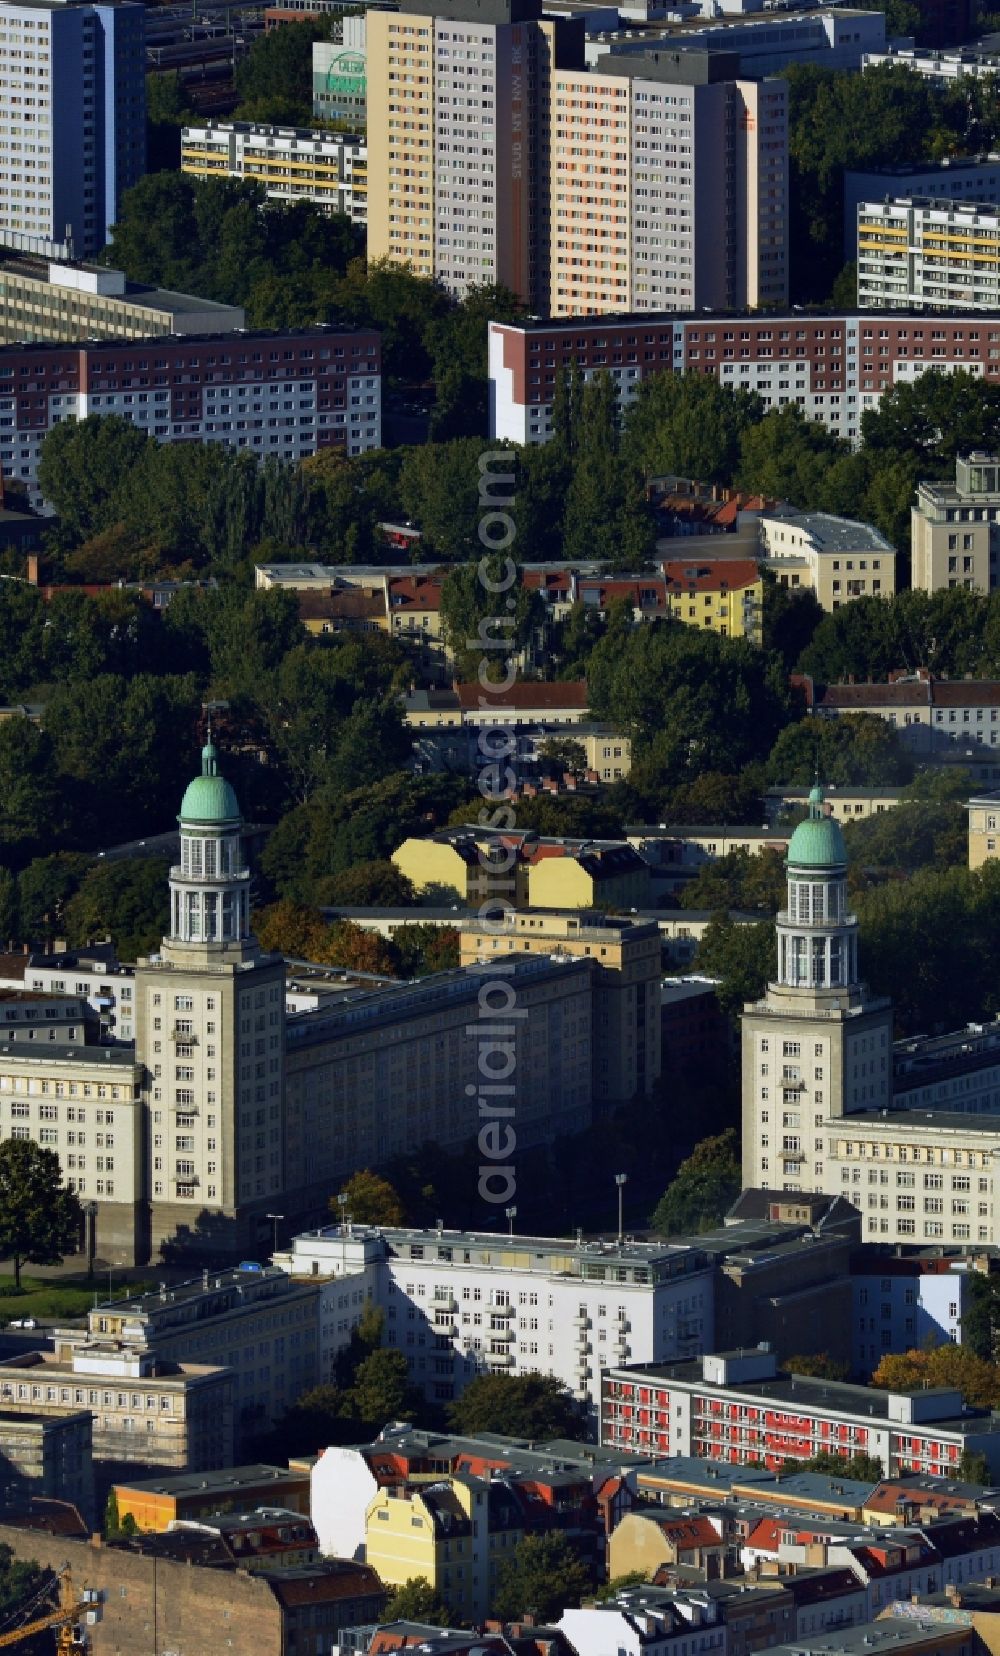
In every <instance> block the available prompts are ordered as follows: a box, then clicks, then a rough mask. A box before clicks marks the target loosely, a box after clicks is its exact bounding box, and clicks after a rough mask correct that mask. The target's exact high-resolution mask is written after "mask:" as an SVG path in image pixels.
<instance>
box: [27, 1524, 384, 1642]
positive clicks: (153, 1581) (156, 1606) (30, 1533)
mask: <svg viewBox="0 0 1000 1656" xmlns="http://www.w3.org/2000/svg"><path fill="white" fill-rule="evenodd" d="M0 1544H2V1545H4V1546H7V1547H10V1548H11V1550H12V1551H13V1554H14V1557H15V1558H16V1559H18V1560H21V1561H23V1562H25V1563H28V1562H32V1563H34V1564H35V1565H36V1566H37V1565H39V1564H40V1565H41V1566H42V1568H43V1569H45V1570H49V1571H52V1572H53V1573H54V1574H55V1575H57V1576H61V1575H62V1574H63V1573H64V1572H65V1571H67V1569H68V1570H69V1571H70V1572H71V1574H72V1580H73V1584H74V1587H77V1586H78V1587H79V1588H80V1590H81V1595H82V1594H83V1593H84V1592H86V1593H87V1594H88V1596H89V1599H90V1603H91V1604H92V1605H93V1606H94V1609H93V1611H92V1618H93V1619H92V1624H91V1623H89V1624H88V1626H87V1629H86V1631H87V1638H88V1642H89V1645H90V1648H91V1649H92V1650H93V1652H94V1656H115V1653H116V1652H118V1653H120V1656H143V1653H144V1652H145V1651H148V1650H149V1648H150V1630H151V1629H152V1628H154V1627H156V1628H158V1629H159V1641H166V1640H167V1639H169V1645H167V1644H166V1643H165V1642H159V1643H158V1648H161V1649H166V1648H169V1649H170V1650H176V1651H179V1652H180V1651H183V1652H188V1651H199V1650H205V1649H208V1648H211V1649H220V1650H222V1649H227V1650H228V1649H230V1648H232V1649H233V1650H237V1651H251V1650H252V1651H259V1652H262V1653H263V1652H267V1653H268V1656H271V1653H277V1652H279V1651H281V1652H287V1653H288V1656H314V1653H315V1652H317V1651H319V1650H329V1649H331V1647H336V1645H337V1644H338V1642H339V1639H340V1636H341V1633H342V1631H343V1630H345V1629H347V1628H350V1627H356V1626H358V1625H360V1624H364V1623H372V1622H374V1621H376V1620H377V1618H378V1616H379V1615H380V1614H381V1612H382V1609H383V1606H384V1604H385V1592H384V1590H383V1588H382V1587H381V1585H380V1583H379V1581H378V1578H377V1577H376V1575H375V1572H374V1570H371V1569H369V1568H368V1567H367V1566H365V1565H364V1564H356V1563H353V1562H350V1563H348V1562H346V1561H344V1560H343V1559H327V1560H324V1561H323V1562H321V1563H319V1564H312V1565H305V1566H302V1567H300V1568H298V1569H293V1568H286V1569H277V1570H274V1571H272V1572H265V1573H257V1572H255V1571H254V1572H252V1571H250V1570H247V1569H246V1568H244V1567H243V1564H242V1563H238V1562H237V1560H236V1559H235V1557H234V1556H233V1554H232V1551H231V1550H230V1549H229V1548H228V1547H227V1546H226V1545H225V1543H224V1542H223V1541H222V1539H221V1538H220V1537H219V1536H217V1535H213V1534H210V1533H206V1532H205V1531H198V1530H184V1529H179V1530H175V1531H174V1532H172V1533H171V1534H165V1535H145V1536H136V1537H134V1538H132V1539H131V1540H130V1541H129V1542H127V1543H120V1544H111V1545H109V1544H108V1543H107V1542H106V1541H103V1539H102V1537H101V1536H100V1535H95V1536H94V1537H93V1539H92V1540H86V1541H84V1540H76V1539H74V1538H72V1537H71V1536H67V1535H65V1534H59V1533H56V1534H48V1533H46V1532H45V1531H44V1530H42V1529H36V1528H32V1529H27V1528H24V1529H22V1528H18V1527H15V1526H14V1525H13V1524H4V1525H2V1526H0Z"/></svg>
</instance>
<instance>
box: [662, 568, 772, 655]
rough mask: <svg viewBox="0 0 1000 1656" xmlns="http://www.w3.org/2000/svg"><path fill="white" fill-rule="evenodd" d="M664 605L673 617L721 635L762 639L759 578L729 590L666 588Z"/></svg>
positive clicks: (757, 642)
mask: <svg viewBox="0 0 1000 1656" xmlns="http://www.w3.org/2000/svg"><path fill="white" fill-rule="evenodd" d="M667 608H668V609H669V611H670V614H671V616H672V617H673V619H674V620H675V621H684V622H686V623H687V624H688V625H689V626H692V627H700V628H701V629H702V631H705V630H706V629H707V630H708V631H710V632H714V633H718V634H719V636H720V637H721V638H748V639H749V640H750V642H751V643H752V644H760V643H762V642H763V636H764V634H763V616H764V582H763V580H762V579H758V580H756V581H753V582H751V583H750V584H749V585H748V586H743V587H738V588H736V589H735V590H734V591H731V592H704V591H702V592H695V593H678V592H671V591H670V590H669V588H668V590H667Z"/></svg>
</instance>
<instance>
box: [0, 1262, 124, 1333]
mask: <svg viewBox="0 0 1000 1656" xmlns="http://www.w3.org/2000/svg"><path fill="white" fill-rule="evenodd" d="M149 1286H150V1284H149V1283H142V1282H130V1283H128V1284H127V1285H124V1284H119V1283H115V1284H114V1286H113V1289H112V1292H113V1295H114V1297H115V1299H123V1298H124V1297H125V1296H126V1295H129V1294H139V1293H142V1292H143V1290H144V1289H146V1288H148V1287H149ZM95 1291H96V1293H97V1296H98V1300H99V1301H100V1302H103V1301H105V1300H106V1299H107V1298H108V1282H107V1276H106V1274H104V1273H102V1274H101V1275H98V1276H95V1277H94V1279H93V1281H91V1282H88V1281H87V1278H86V1277H83V1276H80V1277H74V1278H72V1279H70V1280H69V1281H65V1282H51V1281H46V1280H45V1279H44V1278H42V1277H33V1276H28V1275H27V1273H26V1272H22V1273H21V1292H20V1293H19V1294H18V1293H16V1292H15V1290H14V1278H13V1276H0V1326H2V1325H4V1324H6V1323H9V1322H10V1321H11V1320H12V1319H14V1318H20V1317H39V1318H46V1319H52V1318H54V1317H82V1316H85V1315H86V1313H87V1312H88V1311H89V1310H90V1309H91V1307H92V1306H93V1303H94V1294H95Z"/></svg>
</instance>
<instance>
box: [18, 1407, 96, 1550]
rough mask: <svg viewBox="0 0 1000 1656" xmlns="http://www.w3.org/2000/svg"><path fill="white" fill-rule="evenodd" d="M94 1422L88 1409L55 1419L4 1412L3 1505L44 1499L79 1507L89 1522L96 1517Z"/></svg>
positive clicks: (24, 1503) (85, 1521)
mask: <svg viewBox="0 0 1000 1656" xmlns="http://www.w3.org/2000/svg"><path fill="white" fill-rule="evenodd" d="M92 1451H93V1440H92V1432H91V1418H90V1415H89V1414H88V1412H87V1410H86V1409H77V1410H76V1411H75V1412H73V1413H71V1414H64V1415H60V1416H50V1415H44V1414H30V1413H27V1412H26V1413H23V1414H22V1413H19V1412H16V1411H14V1410H11V1409H7V1408H2V1409H0V1502H2V1504H3V1505H4V1506H6V1507H19V1506H22V1505H26V1504H27V1503H28V1502H30V1501H31V1500H32V1499H33V1498H34V1497H35V1496H38V1495H41V1496H44V1497H45V1498H46V1499H49V1500H53V1501H65V1502H67V1503H68V1504H69V1505H70V1506H75V1507H76V1508H77V1510H78V1512H79V1513H80V1515H81V1517H82V1518H83V1521H84V1523H85V1524H92V1523H93V1522H94V1520H95V1518H96V1516H97V1514H96V1511H95V1507H94V1466H93V1453H92Z"/></svg>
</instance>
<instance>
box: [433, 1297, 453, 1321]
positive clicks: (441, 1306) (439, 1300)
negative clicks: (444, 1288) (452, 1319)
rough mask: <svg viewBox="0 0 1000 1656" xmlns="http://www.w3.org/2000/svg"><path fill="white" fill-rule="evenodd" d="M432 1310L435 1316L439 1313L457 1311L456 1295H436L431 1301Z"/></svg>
mask: <svg viewBox="0 0 1000 1656" xmlns="http://www.w3.org/2000/svg"><path fill="white" fill-rule="evenodd" d="M431 1310H432V1311H433V1312H434V1315H435V1316H437V1314H438V1312H439V1311H457V1310H458V1301H457V1299H456V1298H455V1296H454V1294H435V1295H434V1298H433V1299H432V1300H431Z"/></svg>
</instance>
